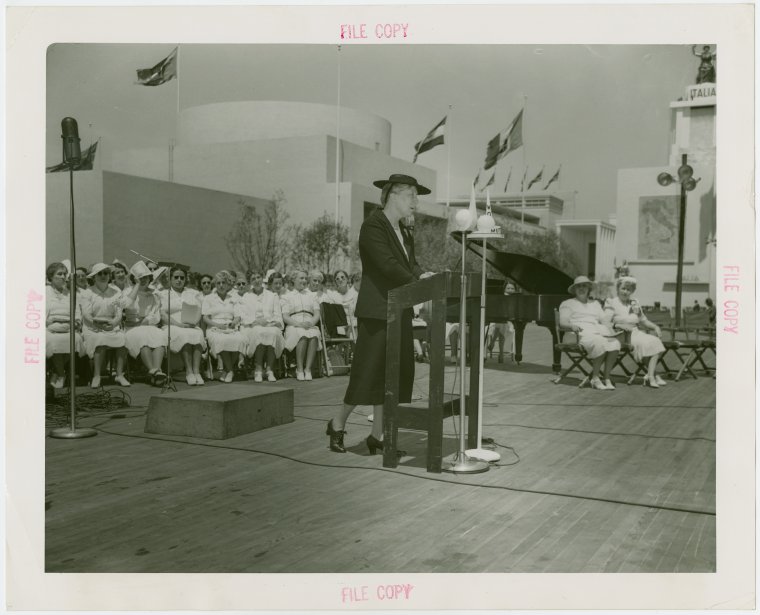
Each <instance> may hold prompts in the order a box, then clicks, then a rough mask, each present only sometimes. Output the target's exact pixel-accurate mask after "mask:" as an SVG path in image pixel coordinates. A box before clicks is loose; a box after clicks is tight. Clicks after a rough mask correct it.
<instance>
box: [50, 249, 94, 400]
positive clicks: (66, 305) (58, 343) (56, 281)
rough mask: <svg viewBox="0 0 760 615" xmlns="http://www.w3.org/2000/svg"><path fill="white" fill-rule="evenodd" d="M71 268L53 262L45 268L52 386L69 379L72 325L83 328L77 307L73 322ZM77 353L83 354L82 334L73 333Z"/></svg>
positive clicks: (60, 385) (61, 384)
mask: <svg viewBox="0 0 760 615" xmlns="http://www.w3.org/2000/svg"><path fill="white" fill-rule="evenodd" d="M67 276H68V270H67V269H66V266H65V265H64V264H63V263H51V264H50V265H48V267H47V270H46V271H45V277H46V278H47V282H48V285H47V288H46V300H45V329H46V334H45V356H46V357H47V358H48V359H50V361H51V363H52V366H53V374H52V375H51V378H50V385H51V386H52V387H53V388H54V389H62V388H63V385H64V383H65V381H66V367H65V365H66V361H67V360H68V359H69V358H70V356H71V327H72V326H73V327H74V328H75V329H80V328H81V326H82V314H81V312H80V310H79V305H77V306H76V307H75V314H74V323H72V322H71V294H70V293H69V289H68V288H67V286H66V282H67V280H66V278H67ZM74 352H76V353H77V354H82V353H83V352H84V351H83V347H82V334H81V333H79V331H78V330H77V331H75V333H74Z"/></svg>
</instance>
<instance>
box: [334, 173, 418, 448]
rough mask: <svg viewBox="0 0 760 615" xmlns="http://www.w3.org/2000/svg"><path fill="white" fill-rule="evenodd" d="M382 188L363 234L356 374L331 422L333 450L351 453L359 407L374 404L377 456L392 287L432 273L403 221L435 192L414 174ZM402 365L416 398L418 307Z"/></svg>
mask: <svg viewBox="0 0 760 615" xmlns="http://www.w3.org/2000/svg"><path fill="white" fill-rule="evenodd" d="M374 185H375V186H376V187H378V188H380V190H381V193H380V204H381V205H382V207H383V208H382V210H378V211H376V212H374V213H373V214H372V215H370V216H369V217H368V218H367V219H366V220H365V221H364V223H363V224H362V228H361V231H360V233H359V256H360V257H361V261H362V285H361V288H360V290H359V298H358V299H357V302H356V311H355V316H356V319H357V322H358V335H357V340H356V350H355V352H354V359H353V362H352V366H351V378H350V380H349V383H348V389H347V390H346V395H345V398H344V400H343V408H342V409H341V410H339V411H338V412H337V414H336V415H335V416H334V417H333V418H332V419H331V420H330V422H329V423H328V424H327V435H328V436H330V450H332V451H334V452H336V453H345V452H346V449H345V446H344V444H343V436H344V435H345V433H346V431H345V424H346V420H347V419H348V417H349V415H350V414H351V412H353V410H354V408H356V406H358V405H363V406H364V405H371V406H374V420H373V423H372V433H371V434H370V435H369V437H368V438H367V448H368V449H369V452H370V454H371V455H374V454H375V451H376V450H378V449H379V450H382V449H383V441H382V437H383V402H384V400H385V331H386V324H387V323H386V321H387V309H388V291H389V290H392V289H394V288H397V287H399V286H403V285H404V284H409V283H410V282H414V281H415V280H416V279H418V278H420V277H428V276H430V275H433V274H432V273H422V269H421V268H420V266H419V265H418V264H417V261H416V260H415V258H414V237H413V236H412V233H411V232H410V231H409V230H407V229H406V228H404V227H403V226H401V225H400V224H399V223H400V221H401V220H402V219H403V218H406V217H408V216H411V215H413V214H414V210H415V209H416V208H417V195H418V194H430V190H429V189H428V188H426V187H425V186H421V185H420V184H418V183H417V180H416V179H415V178H413V177H410V176H408V175H399V174H395V175H391V176H390V177H389V178H388V179H383V180H379V181H376V182H374ZM400 360H401V365H400V370H399V373H400V382H399V401H400V402H401V403H408V402H409V401H411V398H412V382H413V380H414V343H413V339H412V310H411V309H409V310H405V311H404V313H403V316H402V321H401V358H400Z"/></svg>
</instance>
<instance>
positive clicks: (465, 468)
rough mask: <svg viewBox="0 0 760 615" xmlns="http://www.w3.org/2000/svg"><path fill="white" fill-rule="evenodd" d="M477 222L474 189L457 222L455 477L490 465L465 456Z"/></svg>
mask: <svg viewBox="0 0 760 615" xmlns="http://www.w3.org/2000/svg"><path fill="white" fill-rule="evenodd" d="M476 218H477V208H476V206H475V186H474V185H473V186H472V190H471V193H470V207H469V209H462V210H460V211H458V212H457V214H456V217H455V220H456V226H457V230H458V231H461V233H462V275H461V285H460V293H459V361H460V363H459V376H460V383H459V448H458V449H457V452H456V453H454V454H453V455H450V456H449V457H448V458H447V459H446V463H447V464H450V465H444V467H443V471H444V472H451V473H453V474H477V473H479V472H487V471H488V463H487V462H484V461H479V460H477V459H471V458H470V457H468V456H467V453H466V452H465V446H466V439H465V431H466V423H465V414H466V409H465V405H466V401H467V385H466V379H467V365H466V363H467V361H466V356H467V350H466V348H467V346H466V343H465V342H466V327H467V274H466V272H465V258H466V256H467V234H468V233H471V232H472V231H473V230H474V228H475V220H476Z"/></svg>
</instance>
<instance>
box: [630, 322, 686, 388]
mask: <svg viewBox="0 0 760 615" xmlns="http://www.w3.org/2000/svg"><path fill="white" fill-rule="evenodd" d="M642 311H643V313H644V316H646V317H647V320H649V322H651V323H652V324H655V325H657V326H658V327H660V330H661V331H662V332H663V333H664V332H666V331H667V332H670V339H669V340H668V339H665V337H664V336H663V337H662V345H663V346H665V352H663V353H662V355H661V356H660V360H659V361H658V362H657V364H658V365H662V368H663V370H664V372H665V375H667V376H674V375H675V374H676V373H678V370H677V369H671V368H670V367H669V366H668V364H667V362H666V358H667V357H668V356H669V355H672V356H674V357H675V358H676V359H677V360H678V362H679V364H681V365H682V364H683V358H682V357H681V355H680V353H679V350H680V348H681V347H682V344H681V342H680V341H678V340H677V339H676V336H675V333H676V329H674V328H673V318H672V317H671V315H670V310H668V309H667V308H666V309H648V308H643V309H642ZM646 371H647V368H646V366H644V367H643V368H642V367H641V366H640V367H639V368H638V369H637V370H636V372H635V373H634V374H633V376H632V378H631V382H633V380H635V379H636V378H637V377H639V376H641V377H642V379H643V377H644V375H645V374H646ZM629 384H630V383H629Z"/></svg>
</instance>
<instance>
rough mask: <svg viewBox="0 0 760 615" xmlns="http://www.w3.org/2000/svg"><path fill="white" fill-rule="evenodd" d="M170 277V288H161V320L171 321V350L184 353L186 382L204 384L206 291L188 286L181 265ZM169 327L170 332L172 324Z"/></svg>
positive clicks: (191, 384)
mask: <svg viewBox="0 0 760 615" xmlns="http://www.w3.org/2000/svg"><path fill="white" fill-rule="evenodd" d="M169 281H170V284H171V288H170V289H169V290H162V291H161V292H159V297H160V298H161V321H162V322H163V323H164V326H165V327H166V325H167V324H168V323H169V322H170V321H171V331H170V333H171V339H170V340H169V350H170V351H171V352H180V353H182V361H183V363H184V364H185V381H186V382H187V384H189V385H190V386H193V385H198V386H200V385H202V384H205V381H204V380H203V377H202V376H201V356H202V355H203V352H205V350H206V337H205V336H204V334H203V329H202V328H201V305H202V304H203V294H201V292H200V291H197V290H192V289H190V288H185V284H186V281H187V273H186V272H185V271H184V270H183V269H181V268H179V267H174V268H172V270H171V271H170V272H169ZM166 328H167V332H169V331H168V330H169V327H166ZM212 375H213V373H212Z"/></svg>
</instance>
